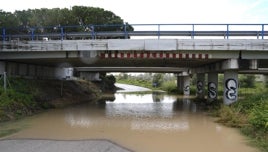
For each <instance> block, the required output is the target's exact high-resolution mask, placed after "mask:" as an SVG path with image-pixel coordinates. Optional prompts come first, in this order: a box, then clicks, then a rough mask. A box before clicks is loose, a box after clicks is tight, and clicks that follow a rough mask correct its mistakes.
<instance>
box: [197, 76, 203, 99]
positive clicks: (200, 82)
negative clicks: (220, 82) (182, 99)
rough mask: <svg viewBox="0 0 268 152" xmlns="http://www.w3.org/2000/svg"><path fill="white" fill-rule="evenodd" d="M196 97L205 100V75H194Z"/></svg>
mask: <svg viewBox="0 0 268 152" xmlns="http://www.w3.org/2000/svg"><path fill="white" fill-rule="evenodd" d="M196 77H197V78H196V79H197V80H196V96H197V98H198V99H205V74H204V73H197V74H196Z"/></svg>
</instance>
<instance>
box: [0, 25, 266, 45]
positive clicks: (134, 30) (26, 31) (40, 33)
mask: <svg viewBox="0 0 268 152" xmlns="http://www.w3.org/2000/svg"><path fill="white" fill-rule="evenodd" d="M267 26H268V24H103V25H83V26H81V25H77V26H76V25H75V26H50V27H18V28H1V30H0V31H1V33H0V34H1V37H0V39H1V40H2V41H9V40H13V39H22V40H41V39H43V38H47V39H58V40H65V39H107V38H122V39H128V38H131V37H145V36H149V37H156V38H158V39H160V38H161V37H170V36H173V37H174V36H176V37H179V38H191V39H194V38H195V37H201V38H205V37H206V38H212V37H214V38H215V37H216V38H224V39H229V38H230V37H238V38H240V37H241V38H245V37H247V38H257V39H265V38H266V36H268V31H265V27H267Z"/></svg>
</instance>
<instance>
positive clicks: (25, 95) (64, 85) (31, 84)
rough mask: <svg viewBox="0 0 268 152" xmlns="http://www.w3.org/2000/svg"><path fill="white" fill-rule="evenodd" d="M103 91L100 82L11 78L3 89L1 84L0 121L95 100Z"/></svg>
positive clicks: (100, 96)
mask: <svg viewBox="0 0 268 152" xmlns="http://www.w3.org/2000/svg"><path fill="white" fill-rule="evenodd" d="M102 94H104V91H103V90H101V89H100V86H99V83H98V84H94V83H92V82H88V81H83V80H75V81H60V80H33V79H21V78H12V79H10V80H9V85H8V89H7V90H6V91H5V90H4V89H3V88H2V87H0V101H1V102H0V122H3V121H9V120H15V119H19V118H21V117H24V116H30V115H33V114H35V113H38V112H40V111H43V110H44V109H49V108H59V107H64V106H67V105H71V104H76V103H80V102H88V101H94V100H98V99H101V98H102ZM105 96H107V95H104V97H105Z"/></svg>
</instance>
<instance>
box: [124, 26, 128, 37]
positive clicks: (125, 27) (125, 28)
mask: <svg viewBox="0 0 268 152" xmlns="http://www.w3.org/2000/svg"><path fill="white" fill-rule="evenodd" d="M124 34H125V39H127V38H128V36H127V24H126V23H125V24H124Z"/></svg>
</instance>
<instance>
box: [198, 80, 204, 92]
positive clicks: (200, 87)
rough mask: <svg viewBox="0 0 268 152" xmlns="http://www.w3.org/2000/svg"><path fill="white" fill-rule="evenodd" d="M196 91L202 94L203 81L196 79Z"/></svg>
mask: <svg viewBox="0 0 268 152" xmlns="http://www.w3.org/2000/svg"><path fill="white" fill-rule="evenodd" d="M197 93H198V94H202V93H203V82H202V81H197Z"/></svg>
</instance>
